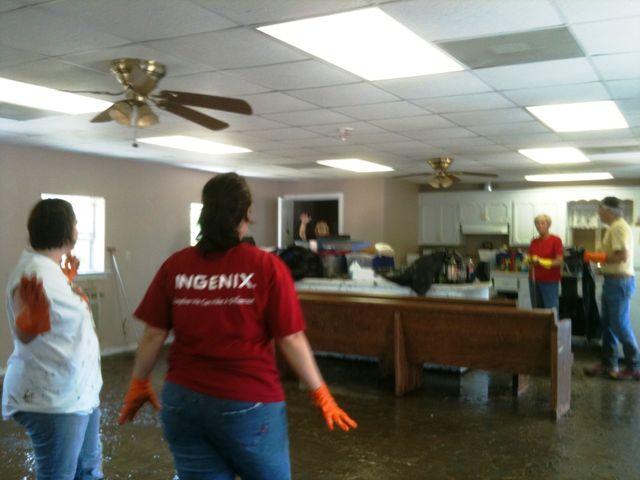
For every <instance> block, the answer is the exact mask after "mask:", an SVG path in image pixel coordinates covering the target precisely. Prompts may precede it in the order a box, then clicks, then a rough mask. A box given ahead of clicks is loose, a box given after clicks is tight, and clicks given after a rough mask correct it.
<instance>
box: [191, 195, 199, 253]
mask: <svg viewBox="0 0 640 480" xmlns="http://www.w3.org/2000/svg"><path fill="white" fill-rule="evenodd" d="M201 210H202V204H201V203H192V204H191V205H190V206H189V226H190V234H191V246H193V245H195V244H196V243H198V240H197V237H198V234H199V233H200V225H198V219H199V218H200V211H201Z"/></svg>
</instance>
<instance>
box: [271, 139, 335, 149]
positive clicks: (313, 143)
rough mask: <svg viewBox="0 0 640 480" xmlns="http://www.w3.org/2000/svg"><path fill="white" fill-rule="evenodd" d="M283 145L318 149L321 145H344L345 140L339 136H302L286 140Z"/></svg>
mask: <svg viewBox="0 0 640 480" xmlns="http://www.w3.org/2000/svg"><path fill="white" fill-rule="evenodd" d="M281 144H282V146H286V147H291V148H310V149H313V150H317V149H318V148H319V147H335V146H338V145H342V144H343V142H342V141H341V140H340V139H339V138H338V137H321V136H317V137H314V138H301V139H298V140H284V141H282V142H281Z"/></svg>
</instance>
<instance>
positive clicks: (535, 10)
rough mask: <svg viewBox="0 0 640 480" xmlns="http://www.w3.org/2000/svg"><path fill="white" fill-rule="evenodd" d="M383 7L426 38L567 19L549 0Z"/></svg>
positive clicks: (425, 1)
mask: <svg viewBox="0 0 640 480" xmlns="http://www.w3.org/2000/svg"><path fill="white" fill-rule="evenodd" d="M381 8H382V9H383V10H384V11H385V12H387V13H388V14H389V15H391V16H392V17H394V18H395V19H396V20H398V21H399V22H400V23H402V24H403V25H405V26H407V27H408V28H410V29H411V30H413V31H414V32H415V33H417V34H418V35H420V36H421V37H422V38H424V39H425V40H448V39H458V38H467V37H479V36H485V35H492V34H498V33H505V32H517V31H524V30H531V29H534V28H542V27H549V26H554V25H561V24H562V23H564V22H563V21H562V19H561V18H560V16H559V15H558V13H557V12H556V10H555V9H554V7H553V5H551V2H548V1H546V0H509V1H504V0H465V1H464V4H463V5H461V4H460V3H458V2H452V1H451V0H414V1H408V2H394V3H390V4H385V5H382V6H381Z"/></svg>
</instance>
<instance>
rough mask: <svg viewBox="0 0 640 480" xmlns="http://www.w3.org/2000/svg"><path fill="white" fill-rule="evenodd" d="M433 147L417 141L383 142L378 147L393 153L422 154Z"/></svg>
mask: <svg viewBox="0 0 640 480" xmlns="http://www.w3.org/2000/svg"><path fill="white" fill-rule="evenodd" d="M431 148H433V147H432V146H431V145H427V144H424V143H422V142H417V141H413V142H412V141H409V142H398V143H383V144H381V145H380V147H379V149H380V150H382V151H383V152H389V153H392V154H394V155H401V156H402V155H424V154H425V152H426V151H428V150H430V149H431Z"/></svg>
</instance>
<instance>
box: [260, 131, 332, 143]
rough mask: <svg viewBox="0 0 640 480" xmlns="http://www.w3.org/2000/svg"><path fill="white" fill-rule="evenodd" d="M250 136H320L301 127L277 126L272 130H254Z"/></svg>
mask: <svg viewBox="0 0 640 480" xmlns="http://www.w3.org/2000/svg"><path fill="white" fill-rule="evenodd" d="M251 136H255V137H259V138H265V139H267V140H272V141H278V140H296V139H301V138H314V137H320V135H319V134H317V133H314V132H310V131H309V130H304V129H302V128H278V129H273V130H254V131H252V132H251Z"/></svg>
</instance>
